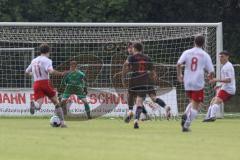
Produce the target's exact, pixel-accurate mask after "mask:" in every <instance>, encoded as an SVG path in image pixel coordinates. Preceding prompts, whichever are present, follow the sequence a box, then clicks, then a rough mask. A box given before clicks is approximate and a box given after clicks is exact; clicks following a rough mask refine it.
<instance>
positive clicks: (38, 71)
mask: <svg viewBox="0 0 240 160" xmlns="http://www.w3.org/2000/svg"><path fill="white" fill-rule="evenodd" d="M49 52H50V47H49V46H48V44H45V43H43V44H41V45H40V54H41V55H40V56H38V57H36V58H34V59H33V60H32V62H31V64H30V65H29V66H28V68H27V69H26V71H25V72H26V74H28V75H32V76H33V78H34V84H33V90H34V101H31V105H30V113H31V114H34V113H35V110H39V109H40V108H41V106H42V104H43V100H44V97H45V96H47V97H48V98H49V99H50V100H51V101H52V103H53V104H54V105H55V114H56V115H57V116H58V117H59V118H60V120H61V127H66V124H65V122H64V116H63V110H62V108H61V106H60V103H59V100H58V98H57V95H56V91H55V90H54V89H53V87H52V84H51V81H50V78H49V74H54V75H60V76H63V75H64V73H63V72H58V71H56V70H54V69H53V66H52V60H51V59H49V58H48V57H49Z"/></svg>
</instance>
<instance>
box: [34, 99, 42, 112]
mask: <svg viewBox="0 0 240 160" xmlns="http://www.w3.org/2000/svg"><path fill="white" fill-rule="evenodd" d="M33 103H34V106H35V109H36V110H39V109H40V107H41V106H40V104H39V103H38V102H36V101H33Z"/></svg>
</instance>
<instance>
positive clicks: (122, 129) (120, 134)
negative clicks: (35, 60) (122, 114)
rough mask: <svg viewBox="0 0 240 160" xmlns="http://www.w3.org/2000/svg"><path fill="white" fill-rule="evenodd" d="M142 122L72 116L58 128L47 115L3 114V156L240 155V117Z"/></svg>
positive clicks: (161, 159)
mask: <svg viewBox="0 0 240 160" xmlns="http://www.w3.org/2000/svg"><path fill="white" fill-rule="evenodd" d="M179 123H180V122H179V121H176V120H171V121H166V120H162V121H160V120H158V121H145V122H142V123H140V129H139V130H134V129H133V124H132V122H131V123H130V124H125V123H124V122H123V121H122V120H120V119H114V120H111V119H94V120H91V121H67V124H68V126H69V128H52V127H50V126H49V119H47V118H42V119H41V118H40V119H35V118H30V119H28V118H0V160H181V159H184V160H239V159H240V119H221V120H217V121H216V122H214V123H202V122H201V119H198V120H196V121H194V122H193V125H192V127H191V129H192V132H190V133H182V132H181V128H180V125H179Z"/></svg>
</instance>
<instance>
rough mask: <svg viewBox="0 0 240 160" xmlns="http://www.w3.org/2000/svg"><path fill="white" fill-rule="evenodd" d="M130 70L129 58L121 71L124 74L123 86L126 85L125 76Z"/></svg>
mask: <svg viewBox="0 0 240 160" xmlns="http://www.w3.org/2000/svg"><path fill="white" fill-rule="evenodd" d="M128 71H129V61H128V59H127V60H126V61H125V62H124V64H123V67H122V71H121V74H122V78H121V79H122V84H123V86H125V77H126V76H127V73H128Z"/></svg>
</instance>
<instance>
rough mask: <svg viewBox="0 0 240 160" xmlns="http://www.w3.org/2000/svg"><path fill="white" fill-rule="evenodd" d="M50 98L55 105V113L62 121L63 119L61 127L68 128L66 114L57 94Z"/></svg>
mask: <svg viewBox="0 0 240 160" xmlns="http://www.w3.org/2000/svg"><path fill="white" fill-rule="evenodd" d="M50 100H51V101H52V103H53V104H54V105H55V114H56V115H57V116H58V117H59V119H60V121H61V125H60V126H61V128H66V127H67V125H66V124H65V121H64V114H63V109H62V107H61V105H60V103H59V101H58V98H57V96H56V95H55V96H53V97H51V98H50Z"/></svg>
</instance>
